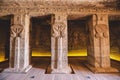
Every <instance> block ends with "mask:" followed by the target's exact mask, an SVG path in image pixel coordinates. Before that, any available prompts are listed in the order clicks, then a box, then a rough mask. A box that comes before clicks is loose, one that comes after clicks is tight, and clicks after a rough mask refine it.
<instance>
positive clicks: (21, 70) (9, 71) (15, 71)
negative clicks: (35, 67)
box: [3, 65, 32, 73]
mask: <svg viewBox="0 0 120 80" xmlns="http://www.w3.org/2000/svg"><path fill="white" fill-rule="evenodd" d="M31 68H32V66H31V65H29V66H27V67H26V68H25V69H15V68H7V69H5V70H4V71H3V72H7V73H26V72H28V71H29V70H30V69H31Z"/></svg>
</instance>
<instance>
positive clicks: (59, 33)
mask: <svg viewBox="0 0 120 80" xmlns="http://www.w3.org/2000/svg"><path fill="white" fill-rule="evenodd" d="M64 30H65V24H64V23H63V22H56V23H55V24H53V33H52V36H53V37H64V36H65V33H64Z"/></svg>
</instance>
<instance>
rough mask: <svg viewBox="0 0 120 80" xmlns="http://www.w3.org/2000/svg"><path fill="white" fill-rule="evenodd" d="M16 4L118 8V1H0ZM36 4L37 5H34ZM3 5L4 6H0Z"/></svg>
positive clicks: (119, 1)
mask: <svg viewBox="0 0 120 80" xmlns="http://www.w3.org/2000/svg"><path fill="white" fill-rule="evenodd" d="M10 2H11V3H16V4H14V5H21V6H25V5H26V3H28V2H29V3H30V2H31V6H32V5H38V4H41V5H67V6H80V7H88V6H89V7H120V0H0V3H6V5H7V4H8V5H9V4H10ZM36 2H37V3H36ZM1 5H5V4H1Z"/></svg>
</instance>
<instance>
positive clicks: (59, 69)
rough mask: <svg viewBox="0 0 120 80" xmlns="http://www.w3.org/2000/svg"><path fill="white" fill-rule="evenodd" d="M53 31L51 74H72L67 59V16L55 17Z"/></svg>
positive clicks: (57, 15)
mask: <svg viewBox="0 0 120 80" xmlns="http://www.w3.org/2000/svg"><path fill="white" fill-rule="evenodd" d="M51 31H52V33H51V35H52V36H51V53H52V56H51V69H52V72H51V73H71V70H70V68H69V66H68V57H67V54H68V40H67V15H64V14H55V15H53V16H52V30H51Z"/></svg>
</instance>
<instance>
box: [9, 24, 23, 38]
mask: <svg viewBox="0 0 120 80" xmlns="http://www.w3.org/2000/svg"><path fill="white" fill-rule="evenodd" d="M22 31H23V26H22V25H20V24H14V25H12V26H11V37H21V33H22Z"/></svg>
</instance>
